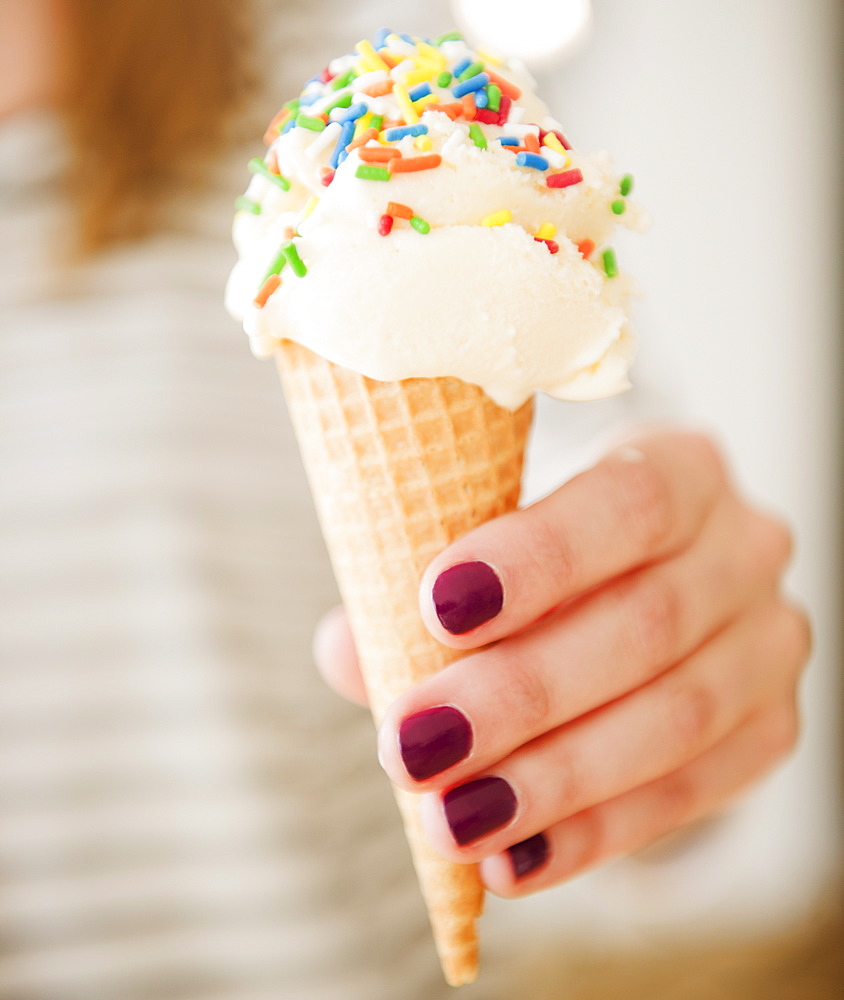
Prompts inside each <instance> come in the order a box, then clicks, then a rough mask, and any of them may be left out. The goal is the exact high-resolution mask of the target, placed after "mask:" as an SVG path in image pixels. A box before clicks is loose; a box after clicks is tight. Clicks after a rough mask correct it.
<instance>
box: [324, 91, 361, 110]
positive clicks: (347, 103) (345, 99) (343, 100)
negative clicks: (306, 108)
mask: <svg viewBox="0 0 844 1000" xmlns="http://www.w3.org/2000/svg"><path fill="white" fill-rule="evenodd" d="M353 96H354V95H353V94H352V92H351V90H350V91H349V92H348V93H346V94H341V95H340V96H339V97H337V98H335V99H334V100H333V101H332V102H331V104H329V105H328V106H327V107H325V108H323V111H324V112H325V113H326V114H328V112H329V111H333V110H334V109H335V108H350V107H351V106H352V98H353Z"/></svg>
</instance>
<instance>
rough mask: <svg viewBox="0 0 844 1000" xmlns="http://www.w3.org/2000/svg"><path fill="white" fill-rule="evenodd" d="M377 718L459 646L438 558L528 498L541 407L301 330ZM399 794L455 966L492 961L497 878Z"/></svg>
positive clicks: (450, 976) (308, 415)
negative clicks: (442, 617) (387, 367)
mask: <svg viewBox="0 0 844 1000" xmlns="http://www.w3.org/2000/svg"><path fill="white" fill-rule="evenodd" d="M276 357H277V360H278V367H279V371H280V373H281V378H282V382H283V385H284V391H285V395H286V398H287V402H288V407H289V409H290V413H291V417H292V420H293V424H294V427H295V429H296V433H297V437H298V440H299V444H300V448H301V451H302V456H303V460H304V463H305V469H306V472H307V474H308V478H309V480H310V483H311V488H312V490H313V494H314V499H315V502H316V506H317V511H318V514H319V517H320V521H321V524H322V528H323V533H324V535H325V540H326V544H327V546H328V550H329V554H330V556H331V560H332V563H333V566H334V571H335V574H336V576H337V581H338V584H339V587H340V591H341V594H342V596H343V600H344V602H345V605H346V609H347V611H348V614H349V619H350V622H351V627H352V632H353V634H354V637H355V642H356V645H357V650H358V656H359V658H360V662H361V669H362V672H363V676H364V681H365V683H366V687H367V691H368V694H369V700H370V706H371V708H372V713H373V716H374V718H375V721H376V723H378V722H380V720H381V718H382V716H383V714H384V711H385V710H386V708H387V706H388V705H389V704H390V703H391V702H392V701H393V700H394V699H395V698H396V697H397V696H398V695H399V694H401V693H402V692H404V691H406V690H407V689H408V688H410V687H413V686H414V685H416V684H418V683H419V682H420V681H422V680H424V679H425V678H427V677H429V676H431V675H432V674H434V673H436V672H437V671H438V670H441V669H442V668H443V667H445V666H446V665H447V664H449V663H451V662H452V661H454V660H455V659H457V658H459V657H460V656H461V655H464V654H462V653H461V652H460V651H458V650H453V649H450V648H448V647H446V646H443V645H442V644H441V643H439V642H437V641H436V640H435V639H434V638H432V636H431V635H430V633H429V632H428V631H427V629H426V628H425V626H424V624H423V623H422V619H421V617H420V614H419V598H418V592H419V581H420V578H421V576H422V573H423V571H424V570H425V567H426V566H427V565H428V563H429V562H430V561H431V559H432V558H433V557H434V556H435V555H437V553H439V552H441V551H442V550H443V549H444V548H445V547H446V546H447V545H449V544H450V543H451V542H453V541H454V540H455V539H456V538H458V537H460V536H461V535H463V534H465V533H466V532H468V531H470V530H471V529H472V528H474V527H475V526H477V525H479V524H481V523H483V522H484V521H487V520H489V519H490V518H493V517H497V516H499V515H500V514H503V513H505V512H507V511H509V510H512V509H513V508H515V506H516V504H517V502H518V499H519V489H520V480H521V471H522V460H523V455H524V449H525V442H526V438H527V434H528V430H529V427H530V422H531V416H532V407H531V404H530V403H526V404H525V405H524V406H523V407H522V408H521V409H519V410H517V411H516V412H511V411H510V410H507V409H504V408H502V407H499V406H497V405H496V404H495V403H494V402H492V400H491V399H490V398H489V397H488V396H487V395H486V394H485V393H484V392H483V391H482V390H481V389H480V388H478V387H477V386H474V385H469V384H468V383H465V382H462V381H460V380H458V379H455V378H431V379H405V380H403V381H400V382H378V381H374V380H372V379H369V378H366V377H365V376H363V375H360V374H358V373H356V372H353V371H351V370H349V369H346V368H341V367H339V366H337V365H334V364H332V363H331V362H330V361H327V360H326V359H325V358H323V357H321V356H319V355H317V354H314V353H313V352H311V351H310V350H308V349H307V348H305V347H302V346H301V345H299V344H296V343H294V342H292V341H289V340H287V341H283V342H282V343H281V345H280V347H279V350H278V351H277V354H276ZM396 795H397V799H398V803H399V807H400V809H401V813H402V817H403V820H404V824H405V830H406V832H407V837H408V841H409V843H410V847H411V851H412V854H413V859H414V864H415V866H416V870H417V873H418V876H419V881H420V885H421V888H422V894H423V896H424V898H425V902H426V905H427V907H428V912H429V915H430V918H431V924H432V927H433V931H434V939H435V942H436V945H437V950H438V952H439V955H440V960H441V962H442V966H443V971H444V973H445V977H446V979H447V980H448V982H449V983H451V984H452V985H454V986H457V985H461V984H463V983H468V982H471V981H472V980H474V979H475V977H476V976H477V971H478V944H477V933H476V928H475V922H476V920H477V918H478V917H479V915H480V912H481V908H482V904H483V887H482V885H481V882H480V879H479V876H478V873H477V870H476V867H475V866H471V865H456V864H453V863H451V862H448V861H446V860H445V859H443V858H442V857H441V856H440V855H438V854H437V853H436V852H435V851H434V850H433V849H432V848H431V847H430V846H429V845H428V843H427V841H426V840H425V837H424V834H423V832H422V829H421V823H420V819H419V813H418V799H417V797H416V796H415V795H412V794H410V793H407V792H404V791H402V790H400V789H396Z"/></svg>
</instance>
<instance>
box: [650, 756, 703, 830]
mask: <svg viewBox="0 0 844 1000" xmlns="http://www.w3.org/2000/svg"><path fill="white" fill-rule="evenodd" d="M687 771H688V769H686V770H680V771H675V772H674V773H673V774H669V775H667V776H666V777H665V778H663V779H662V781H661V782H660V787H659V796H658V802H659V805H658V807H657V816H656V820H657V825H658V826H659V828H660V829H662V830H669V829H672V828H673V827H675V826H680V825H681V824H682V823H685V822H686V821H687V820H688V819H690V818H691V817H692V816H693V815H694V813H695V809H696V806H697V804H698V800H699V791H698V786H697V783H696V782H695V781H694V780H693V779H692V778H691V776H690V775H689V774H688V773H687Z"/></svg>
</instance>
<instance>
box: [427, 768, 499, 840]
mask: <svg viewBox="0 0 844 1000" xmlns="http://www.w3.org/2000/svg"><path fill="white" fill-rule="evenodd" d="M443 808H444V809H445V818H446V821H447V822H448V825H449V827H450V828H451V833H452V836H453V837H454V839H455V840H456V841H457V843H458V844H459V845H460V846H461V847H464V846H465V845H466V844H471V843H472V841H473V840H479V839H480V838H481V837H483V836H485V835H486V834H488V833H492V831H493V830H497V829H499V827H502V826H506V825H507V824H508V823H509V822H510V820H511V819H512V818H513V817H514V816H515V815H516V795H515V792H514V791H513V789H512V788H511V787H510V786H509V785H508V784H507V782H506V781H505V780H504V779H503V778H494V777H490V778H478V779H477V780H476V781H470V782H468V783H467V784H465V785H459V786H458V787H457V788H452V789H451V790H450V791H448V792H446V793H445V795H444V796H443Z"/></svg>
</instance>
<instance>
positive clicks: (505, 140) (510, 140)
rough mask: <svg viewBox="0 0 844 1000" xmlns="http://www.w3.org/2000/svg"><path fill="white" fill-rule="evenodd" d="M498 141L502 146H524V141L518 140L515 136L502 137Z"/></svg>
mask: <svg viewBox="0 0 844 1000" xmlns="http://www.w3.org/2000/svg"><path fill="white" fill-rule="evenodd" d="M498 141H499V142H500V143H501V145H502V146H521V144H522V140H521V139H517V138H516V137H515V136H514V135H502V136H500V137H499V139H498Z"/></svg>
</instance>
